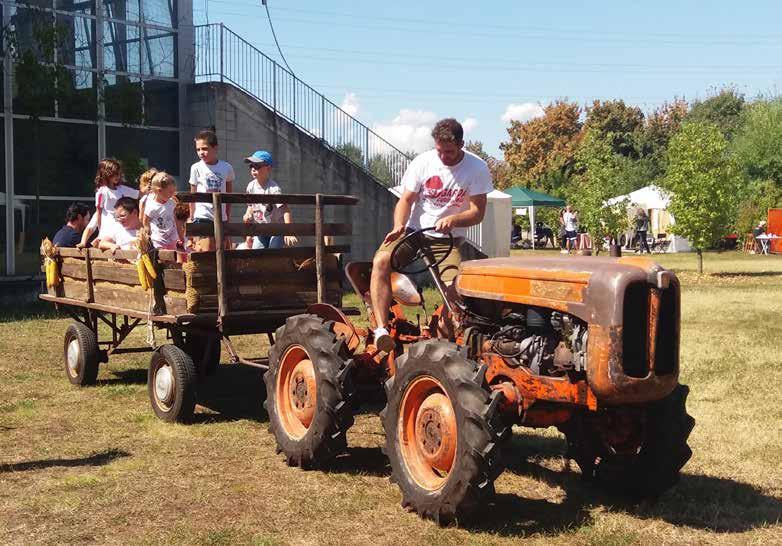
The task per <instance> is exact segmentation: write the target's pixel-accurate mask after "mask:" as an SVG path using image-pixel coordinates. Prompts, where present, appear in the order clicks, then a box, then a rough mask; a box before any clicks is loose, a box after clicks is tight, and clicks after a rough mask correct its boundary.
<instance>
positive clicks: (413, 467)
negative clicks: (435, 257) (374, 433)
mask: <svg viewBox="0 0 782 546" xmlns="http://www.w3.org/2000/svg"><path fill="white" fill-rule="evenodd" d="M396 367H397V371H396V375H394V376H393V377H392V378H390V379H389V380H388V381H386V384H385V387H386V394H387V397H388V404H387V405H386V407H385V409H384V410H383V411H382V413H381V414H380V417H381V420H382V422H383V428H384V429H385V432H386V445H385V452H386V455H388V458H389V460H390V462H391V480H392V481H393V482H395V483H396V484H397V485H398V486H399V488H400V490H401V491H402V506H403V507H404V508H406V509H408V510H412V511H415V512H416V513H418V514H419V515H421V516H423V517H425V518H428V519H432V520H434V521H436V522H437V523H438V524H441V525H446V524H449V523H451V522H454V521H457V520H459V521H461V520H464V519H466V518H468V517H469V516H470V515H471V514H473V512H475V510H476V509H477V508H478V507H479V506H481V505H482V504H483V503H485V502H486V501H487V500H488V499H489V498H490V497H491V496H492V495H493V494H494V480H495V479H496V478H497V476H499V475H500V473H502V470H503V466H502V461H501V457H500V445H501V443H502V441H503V440H504V438H505V437H506V435H507V433H508V431H509V429H508V428H507V426H506V425H505V424H504V423H503V422H502V420H501V418H500V416H499V413H498V408H499V406H498V404H499V402H500V400H501V398H500V397H501V394H500V393H499V392H492V391H490V390H489V389H488V388H487V386H486V385H485V380H484V377H485V373H486V368H485V366H479V365H478V364H477V363H476V362H474V361H471V360H468V359H466V358H465V357H463V356H462V355H461V354H460V353H459V352H458V351H457V347H456V345H454V344H453V343H449V342H446V341H441V340H431V341H424V342H419V343H415V344H414V345H411V346H410V347H409V350H408V351H407V353H405V354H404V355H402V356H401V357H399V359H397V361H396Z"/></svg>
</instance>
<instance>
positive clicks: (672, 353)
mask: <svg viewBox="0 0 782 546" xmlns="http://www.w3.org/2000/svg"><path fill="white" fill-rule="evenodd" d="M623 315H624V317H623V320H624V328H623V335H622V367H623V369H624V372H625V374H627V375H628V376H630V377H637V378H642V377H646V376H647V375H649V367H650V366H649V363H650V360H651V359H650V351H653V352H652V354H653V355H654V373H655V375H658V376H661V375H669V374H671V373H674V372H675V371H676V363H677V362H678V358H679V332H678V324H679V298H678V290H677V287H676V286H675V285H674V286H670V287H668V288H666V289H664V290H658V289H657V288H654V287H652V286H651V285H649V284H648V283H645V282H637V283H632V284H630V285H629V286H628V287H627V291H626V292H625V300H624V312H623ZM652 345H653V346H652Z"/></svg>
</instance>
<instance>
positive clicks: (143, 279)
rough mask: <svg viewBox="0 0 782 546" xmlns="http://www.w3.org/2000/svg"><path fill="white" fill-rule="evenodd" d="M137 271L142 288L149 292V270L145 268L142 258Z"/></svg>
mask: <svg viewBox="0 0 782 546" xmlns="http://www.w3.org/2000/svg"><path fill="white" fill-rule="evenodd" d="M144 256H146V255H144ZM136 271H137V272H138V280H139V282H140V283H141V288H143V289H144V290H148V289H149V286H150V284H149V279H148V278H147V268H146V267H144V260H143V259H142V258H139V259H138V261H137V262H136Z"/></svg>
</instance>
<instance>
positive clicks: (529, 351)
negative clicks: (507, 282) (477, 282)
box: [465, 298, 588, 377]
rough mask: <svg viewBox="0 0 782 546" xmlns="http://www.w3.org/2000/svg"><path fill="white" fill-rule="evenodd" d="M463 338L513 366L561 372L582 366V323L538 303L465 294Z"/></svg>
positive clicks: (584, 343) (584, 331) (540, 372)
mask: <svg viewBox="0 0 782 546" xmlns="http://www.w3.org/2000/svg"><path fill="white" fill-rule="evenodd" d="M466 300H467V301H466V302H465V303H466V304H467V308H468V309H469V310H470V311H471V313H470V315H469V316H468V318H467V319H466V320H465V326H466V327H467V329H466V330H465V334H466V335H465V338H466V344H467V345H468V346H470V347H474V348H475V349H476V352H475V353H474V354H477V353H479V352H493V353H497V354H498V355H500V356H502V357H503V358H504V359H505V361H506V362H507V364H508V365H509V366H512V367H518V366H525V367H527V368H529V370H530V371H531V372H532V373H534V374H536V375H548V376H554V377H561V376H564V375H567V374H569V373H571V374H583V373H584V372H585V371H586V358H587V356H586V348H587V336H588V333H587V331H588V327H587V324H586V323H585V322H584V321H582V320H580V319H578V318H576V317H574V316H571V315H568V314H566V313H562V312H559V311H552V310H550V309H546V308H543V307H536V306H525V305H519V304H513V305H508V304H503V303H501V302H496V301H491V300H478V299H475V298H467V299H466Z"/></svg>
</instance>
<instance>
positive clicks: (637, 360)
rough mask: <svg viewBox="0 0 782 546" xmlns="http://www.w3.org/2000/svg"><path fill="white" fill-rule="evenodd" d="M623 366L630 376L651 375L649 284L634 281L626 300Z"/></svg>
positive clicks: (626, 294) (627, 292)
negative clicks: (649, 356) (648, 341)
mask: <svg viewBox="0 0 782 546" xmlns="http://www.w3.org/2000/svg"><path fill="white" fill-rule="evenodd" d="M623 321H624V328H623V330H622V367H623V368H624V372H625V374H627V375H629V376H630V377H646V376H647V375H649V358H648V352H647V347H648V343H647V336H648V332H649V285H648V284H646V283H643V282H636V283H632V284H630V285H629V286H628V287H627V290H626V292H625V301H624V317H623Z"/></svg>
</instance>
